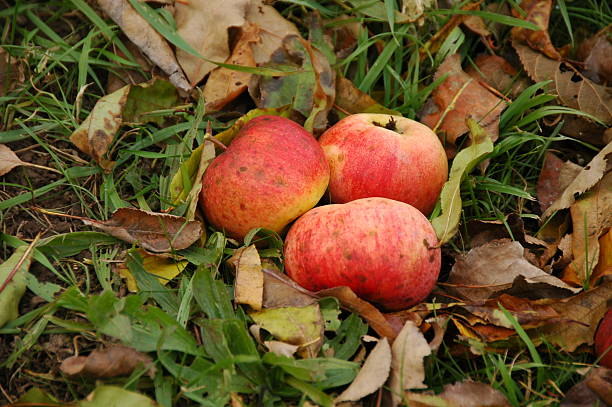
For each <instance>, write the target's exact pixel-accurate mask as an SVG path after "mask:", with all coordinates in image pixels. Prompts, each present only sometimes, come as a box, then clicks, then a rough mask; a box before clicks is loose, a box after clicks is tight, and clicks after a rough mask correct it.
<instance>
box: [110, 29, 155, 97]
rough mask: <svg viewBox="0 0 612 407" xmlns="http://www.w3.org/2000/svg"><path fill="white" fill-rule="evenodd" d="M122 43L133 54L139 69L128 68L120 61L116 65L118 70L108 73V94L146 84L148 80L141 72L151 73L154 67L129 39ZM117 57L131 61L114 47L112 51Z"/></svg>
mask: <svg viewBox="0 0 612 407" xmlns="http://www.w3.org/2000/svg"><path fill="white" fill-rule="evenodd" d="M121 41H122V42H123V44H124V45H125V48H126V49H127V50H128V51H129V52H130V54H132V56H133V57H134V61H135V62H136V63H137V64H138V66H139V67H133V66H126V65H124V64H122V63H120V62H118V61H116V62H115V63H116V64H117V65H118V66H119V67H118V68H115V69H112V70H110V69H109V71H108V79H107V81H106V93H107V94H108V93H113V92H115V91H116V90H119V89H121V88H122V87H124V86H125V85H136V84H138V83H142V82H146V81H147V78H146V77H145V76H144V75H143V74H142V73H141V72H140V70H142V71H143V72H150V71H151V69H152V65H151V63H150V62H149V60H148V59H147V58H146V57H145V56H144V54H143V52H142V51H141V50H140V49H139V48H138V47H137V46H136V44H134V43H133V42H132V41H130V40H129V39H127V38H124V37H123V38H121ZM112 51H113V53H114V54H115V55H117V56H118V57H119V58H122V59H125V60H128V61H129V58H128V56H127V55H126V54H125V53H123V51H122V50H120V49H119V48H116V47H114V49H113V50H112Z"/></svg>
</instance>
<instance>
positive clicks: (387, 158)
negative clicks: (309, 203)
mask: <svg viewBox="0 0 612 407" xmlns="http://www.w3.org/2000/svg"><path fill="white" fill-rule="evenodd" d="M391 118H392V119H393V121H394V122H395V127H396V131H394V130H389V129H387V128H385V127H381V126H378V125H376V124H374V123H378V124H380V125H382V126H384V125H386V124H387V123H389V121H390V120H391ZM319 143H320V144H321V147H323V151H325V156H326V157H327V160H328V161H329V164H330V168H331V178H330V183H329V191H330V194H331V201H332V202H334V203H345V202H350V201H354V200H355V199H360V198H369V197H383V198H389V199H395V200H396V201H402V202H406V203H408V204H410V205H412V206H414V207H415V208H417V209H418V210H420V211H421V212H423V213H424V214H425V215H429V214H430V213H431V211H432V210H433V208H434V206H435V204H436V201H437V199H438V196H439V195H440V191H441V190H442V186H443V185H444V183H445V182H446V180H447V178H448V161H447V158H446V153H445V152H444V148H443V147H442V144H441V143H440V140H439V139H438V136H436V134H435V133H434V132H433V131H431V130H430V129H429V127H427V126H425V125H424V124H421V123H419V122H416V121H414V120H410V119H407V118H405V117H401V116H390V115H385V114H374V113H360V114H354V115H350V116H347V117H345V118H344V119H342V120H340V121H339V122H338V123H336V124H335V125H334V126H332V127H330V128H329V129H328V130H327V131H326V132H325V133H323V135H322V136H321V138H320V139H319Z"/></svg>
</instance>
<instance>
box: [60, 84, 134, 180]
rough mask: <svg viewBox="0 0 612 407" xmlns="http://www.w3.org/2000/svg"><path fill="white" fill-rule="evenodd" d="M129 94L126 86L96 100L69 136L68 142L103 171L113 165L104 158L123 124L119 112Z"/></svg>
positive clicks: (128, 87) (128, 88)
mask: <svg viewBox="0 0 612 407" xmlns="http://www.w3.org/2000/svg"><path fill="white" fill-rule="evenodd" d="M129 93H130V86H129V85H128V86H124V87H123V88H121V89H119V90H118V91H116V92H113V93H111V94H110V95H106V96H103V97H101V98H100V99H98V101H97V102H96V105H95V106H94V108H93V109H92V111H91V113H90V114H89V116H87V118H86V119H85V120H84V121H83V123H81V125H80V126H79V127H78V128H77V129H76V130H75V131H74V132H73V133H72V135H71V136H70V141H72V143H74V145H76V146H77V147H78V149H79V150H81V151H82V152H84V153H85V154H87V155H89V156H90V157H92V158H93V159H94V160H96V162H97V163H98V164H99V165H100V167H102V168H104V169H105V170H110V169H111V168H112V166H113V165H114V163H113V162H112V161H109V160H108V159H107V158H106V157H105V156H106V153H107V152H108V149H109V148H110V145H111V143H112V142H113V139H114V138H115V134H117V132H118V131H119V128H120V127H121V124H122V123H123V116H122V114H121V112H122V111H123V107H124V106H125V102H126V100H127V97H128V94H129Z"/></svg>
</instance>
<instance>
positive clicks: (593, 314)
mask: <svg viewBox="0 0 612 407" xmlns="http://www.w3.org/2000/svg"><path fill="white" fill-rule="evenodd" d="M610 298H612V281H610V280H609V281H606V282H604V283H603V284H601V285H599V286H598V287H595V288H594V289H592V290H590V291H586V292H583V293H580V294H578V295H575V296H573V297H571V298H568V299H566V300H561V301H558V302H555V303H551V304H550V305H551V306H552V307H553V308H554V309H555V311H557V313H559V314H560V315H562V316H563V317H564V318H566V319H568V320H570V321H571V322H569V323H565V324H550V325H547V326H545V327H542V328H539V330H538V332H539V333H541V334H543V335H544V336H545V338H546V340H547V341H548V342H550V343H552V344H553V345H557V346H559V347H561V348H562V349H563V350H566V351H568V352H573V351H575V350H576V348H577V347H578V346H580V345H583V344H587V345H592V344H593V336H594V335H595V330H596V329H597V324H598V322H599V321H600V320H601V318H603V316H604V314H605V313H606V311H607V310H608V305H607V302H608V301H609V300H610Z"/></svg>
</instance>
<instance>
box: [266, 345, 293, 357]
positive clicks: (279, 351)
mask: <svg viewBox="0 0 612 407" xmlns="http://www.w3.org/2000/svg"><path fill="white" fill-rule="evenodd" d="M264 345H265V346H266V348H268V350H269V351H270V352H272V353H274V354H276V355H279V356H286V357H288V358H291V357H293V355H294V354H295V352H297V351H298V349H299V348H300V347H299V346H298V345H292V344H290V343H286V342H281V341H264Z"/></svg>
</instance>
